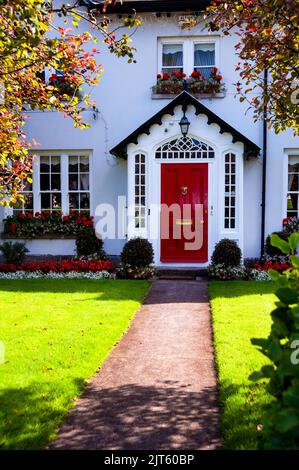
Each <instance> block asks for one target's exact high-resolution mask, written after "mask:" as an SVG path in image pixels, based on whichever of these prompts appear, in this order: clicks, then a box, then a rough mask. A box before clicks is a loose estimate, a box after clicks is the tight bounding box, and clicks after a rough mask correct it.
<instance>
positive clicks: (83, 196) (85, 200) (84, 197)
mask: <svg viewBox="0 0 299 470" xmlns="http://www.w3.org/2000/svg"><path fill="white" fill-rule="evenodd" d="M80 209H81V210H88V209H89V193H80Z"/></svg>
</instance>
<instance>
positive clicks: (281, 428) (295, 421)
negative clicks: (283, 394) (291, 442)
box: [275, 410, 299, 433]
mask: <svg viewBox="0 0 299 470" xmlns="http://www.w3.org/2000/svg"><path fill="white" fill-rule="evenodd" d="M298 425H299V417H298V416H296V415H295V414H294V413H293V412H292V411H291V410H290V411H289V410H283V411H281V412H280V413H278V414H277V420H276V424H275V428H276V429H277V431H278V432H281V433H285V432H288V431H291V429H294V428H296V427H297V426H298Z"/></svg>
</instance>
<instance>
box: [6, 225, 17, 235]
mask: <svg viewBox="0 0 299 470" xmlns="http://www.w3.org/2000/svg"><path fill="white" fill-rule="evenodd" d="M8 230H9V231H10V232H11V233H15V232H16V230H17V224H10V225H9V227H8Z"/></svg>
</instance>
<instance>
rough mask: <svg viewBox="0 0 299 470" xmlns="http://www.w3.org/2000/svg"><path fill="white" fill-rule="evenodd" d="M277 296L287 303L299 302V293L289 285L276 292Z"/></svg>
mask: <svg viewBox="0 0 299 470" xmlns="http://www.w3.org/2000/svg"><path fill="white" fill-rule="evenodd" d="M276 295H277V297H278V298H279V300H281V302H283V303H284V304H285V305H292V304H296V303H298V293H297V292H295V291H293V290H292V289H290V288H289V287H281V288H280V289H278V291H277V292H276Z"/></svg>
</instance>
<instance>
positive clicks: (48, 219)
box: [2, 211, 94, 240]
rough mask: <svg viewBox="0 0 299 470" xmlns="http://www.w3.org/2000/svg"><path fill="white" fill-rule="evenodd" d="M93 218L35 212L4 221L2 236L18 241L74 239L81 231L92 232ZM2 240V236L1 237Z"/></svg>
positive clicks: (82, 213)
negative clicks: (90, 230) (89, 230)
mask: <svg viewBox="0 0 299 470" xmlns="http://www.w3.org/2000/svg"><path fill="white" fill-rule="evenodd" d="M93 219H94V218H93V217H90V216H89V215H88V214H86V213H84V212H74V211H73V212H70V214H69V215H63V214H62V213H61V212H57V211H54V212H48V211H45V212H41V213H40V212H36V213H35V214H34V215H33V214H31V213H29V212H28V213H22V212H20V213H19V214H15V215H11V216H8V217H6V219H4V235H5V236H6V237H7V238H18V239H27V240H33V239H59V238H65V237H67V239H68V238H70V239H75V238H76V235H77V233H79V232H81V230H82V229H84V230H88V229H92V230H93ZM2 238H3V236H2Z"/></svg>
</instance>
